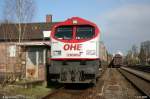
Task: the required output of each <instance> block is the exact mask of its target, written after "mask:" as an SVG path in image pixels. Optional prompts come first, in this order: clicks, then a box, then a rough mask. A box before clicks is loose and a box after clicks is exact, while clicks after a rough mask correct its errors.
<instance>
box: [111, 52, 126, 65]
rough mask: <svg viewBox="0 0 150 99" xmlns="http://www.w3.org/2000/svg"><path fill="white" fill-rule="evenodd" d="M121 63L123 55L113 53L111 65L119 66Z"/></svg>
mask: <svg viewBox="0 0 150 99" xmlns="http://www.w3.org/2000/svg"><path fill="white" fill-rule="evenodd" d="M122 65H123V56H122V55H120V54H115V56H114V57H113V60H112V67H115V68H120V66H122Z"/></svg>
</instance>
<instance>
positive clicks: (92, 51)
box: [86, 50, 96, 55]
mask: <svg viewBox="0 0 150 99" xmlns="http://www.w3.org/2000/svg"><path fill="white" fill-rule="evenodd" d="M86 55H96V51H95V50H87V51H86Z"/></svg>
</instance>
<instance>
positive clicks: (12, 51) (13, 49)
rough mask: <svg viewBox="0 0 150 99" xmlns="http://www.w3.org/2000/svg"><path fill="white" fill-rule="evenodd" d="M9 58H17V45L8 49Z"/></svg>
mask: <svg viewBox="0 0 150 99" xmlns="http://www.w3.org/2000/svg"><path fill="white" fill-rule="evenodd" d="M8 52H9V57H16V45H11V46H9V47H8Z"/></svg>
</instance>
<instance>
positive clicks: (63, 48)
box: [49, 17, 100, 83]
mask: <svg viewBox="0 0 150 99" xmlns="http://www.w3.org/2000/svg"><path fill="white" fill-rule="evenodd" d="M50 39H51V66H50V68H49V73H50V79H55V80H57V81H58V82H60V83H95V81H96V79H97V77H98V76H99V74H100V71H99V68H100V59H99V57H100V55H99V52H100V51H99V49H100V48H99V43H100V31H99V29H98V27H97V25H96V24H94V23H92V22H90V21H88V20H85V19H82V18H79V17H72V18H70V19H67V20H66V21H64V22H60V23H57V24H55V25H54V26H53V27H52V31H51V36H50Z"/></svg>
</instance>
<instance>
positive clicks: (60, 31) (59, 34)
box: [54, 26, 73, 40]
mask: <svg viewBox="0 0 150 99" xmlns="http://www.w3.org/2000/svg"><path fill="white" fill-rule="evenodd" d="M54 36H55V37H56V38H58V39H65V40H69V39H72V37H73V28H72V27H71V26H65V27H64V26H61V27H58V28H57V29H56V31H55V35H54Z"/></svg>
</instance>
